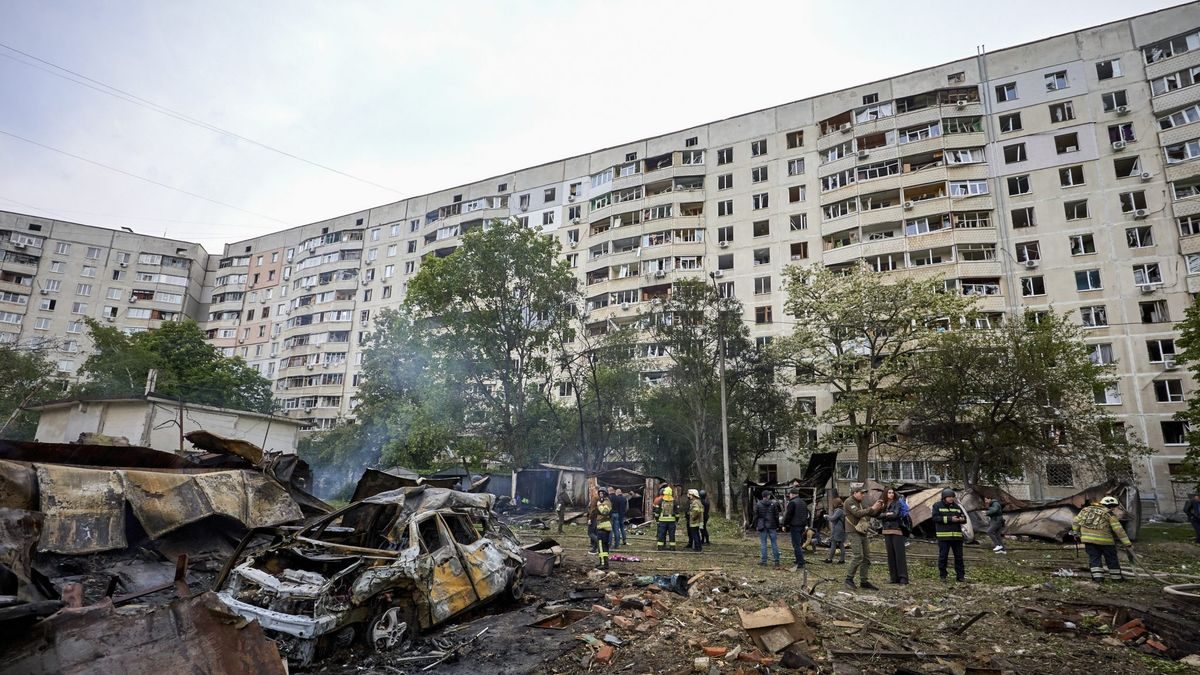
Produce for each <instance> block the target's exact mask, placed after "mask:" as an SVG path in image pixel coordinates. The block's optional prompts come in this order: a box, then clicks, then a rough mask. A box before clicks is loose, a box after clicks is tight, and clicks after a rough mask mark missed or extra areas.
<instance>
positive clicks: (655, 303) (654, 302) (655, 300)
mask: <svg viewBox="0 0 1200 675" xmlns="http://www.w3.org/2000/svg"><path fill="white" fill-rule="evenodd" d="M651 304H654V305H661V304H662V298H655V299H654V300H653V301H651Z"/></svg>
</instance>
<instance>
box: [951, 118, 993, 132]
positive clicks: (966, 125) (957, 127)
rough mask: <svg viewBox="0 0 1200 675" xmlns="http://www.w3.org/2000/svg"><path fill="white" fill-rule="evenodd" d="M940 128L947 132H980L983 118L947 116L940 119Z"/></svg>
mask: <svg viewBox="0 0 1200 675" xmlns="http://www.w3.org/2000/svg"><path fill="white" fill-rule="evenodd" d="M942 130H943V131H944V132H945V133H947V134H977V133H981V132H982V131H983V119H982V118H979V117H947V118H946V119H944V120H942Z"/></svg>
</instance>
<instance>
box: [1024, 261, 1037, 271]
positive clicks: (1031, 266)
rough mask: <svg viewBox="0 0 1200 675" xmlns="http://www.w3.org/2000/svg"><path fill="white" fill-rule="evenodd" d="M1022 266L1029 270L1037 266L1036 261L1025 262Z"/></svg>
mask: <svg viewBox="0 0 1200 675" xmlns="http://www.w3.org/2000/svg"><path fill="white" fill-rule="evenodd" d="M1023 264H1024V265H1025V266H1026V267H1028V268H1029V269H1033V268H1035V267H1037V266H1038V261H1036V260H1032V259H1030V260H1026V261H1025V262H1024V263H1023Z"/></svg>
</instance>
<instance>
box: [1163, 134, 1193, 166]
mask: <svg viewBox="0 0 1200 675" xmlns="http://www.w3.org/2000/svg"><path fill="white" fill-rule="evenodd" d="M1163 155H1164V156H1165V157H1166V159H1167V164H1178V163H1180V162H1186V161H1188V160H1191V159H1196V158H1197V157H1200V138H1193V139H1192V140H1190V141H1184V142H1182V143H1173V144H1171V145H1168V146H1166V147H1165V148H1163Z"/></svg>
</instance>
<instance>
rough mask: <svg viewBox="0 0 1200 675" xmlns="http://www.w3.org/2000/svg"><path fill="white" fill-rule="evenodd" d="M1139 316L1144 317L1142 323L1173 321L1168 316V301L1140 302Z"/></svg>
mask: <svg viewBox="0 0 1200 675" xmlns="http://www.w3.org/2000/svg"><path fill="white" fill-rule="evenodd" d="M1138 314H1139V315H1141V317H1142V323H1167V322H1169V321H1170V320H1171V319H1170V317H1168V316H1167V301H1166V300H1153V301H1150V302H1139V303H1138Z"/></svg>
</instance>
